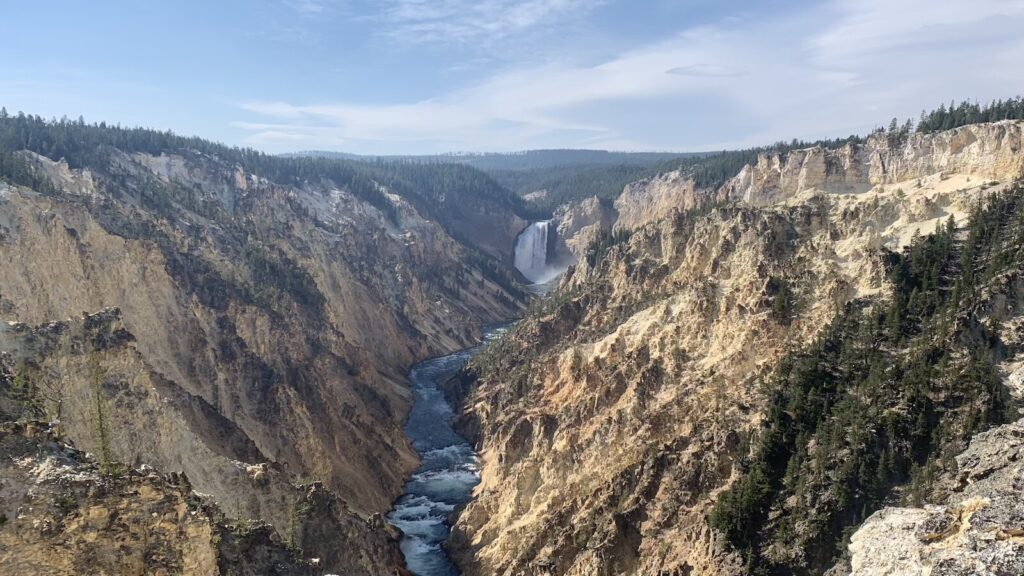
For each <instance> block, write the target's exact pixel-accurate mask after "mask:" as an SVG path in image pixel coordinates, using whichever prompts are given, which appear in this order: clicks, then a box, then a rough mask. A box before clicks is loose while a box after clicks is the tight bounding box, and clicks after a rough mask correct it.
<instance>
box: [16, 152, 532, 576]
mask: <svg viewBox="0 0 1024 576" xmlns="http://www.w3.org/2000/svg"><path fill="white" fill-rule="evenodd" d="M23 154H24V156H25V158H27V159H28V161H29V162H30V163H31V165H32V166H33V169H34V170H35V171H36V173H37V174H41V175H43V176H45V178H46V179H47V180H48V181H49V182H52V184H53V187H54V189H55V190H56V191H55V192H47V193H46V194H40V193H38V192H36V191H33V190H30V189H27V188H23V187H17V186H9V185H3V184H0V269H3V270H4V274H2V275H0V319H3V320H5V321H10V322H15V321H16V322H20V323H23V324H16V325H10V326H7V327H5V328H4V330H3V331H2V333H0V349H3V350H7V351H8V352H9V354H10V362H11V368H12V370H14V371H16V372H18V373H21V374H24V377H25V378H27V379H28V380H29V381H30V382H31V383H32V386H33V387H34V388H35V389H36V390H41V391H46V392H47V395H45V397H43V398H41V399H40V400H39V401H38V403H37V404H38V405H37V406H35V407H34V410H35V411H36V412H37V415H39V416H44V415H45V416H50V417H53V416H55V415H56V413H57V411H58V405H59V406H60V412H61V415H60V420H61V428H62V430H63V431H64V432H65V433H66V434H67V436H68V438H69V439H70V440H72V441H74V442H75V443H76V444H77V445H79V446H81V447H83V448H84V449H87V450H89V451H91V452H94V453H100V452H102V451H105V452H107V453H109V457H110V458H111V459H112V460H117V461H122V462H126V463H129V464H136V465H137V464H142V463H146V464H149V465H152V466H156V467H158V468H159V469H162V470H167V471H184V472H185V473H186V474H187V475H188V477H189V478H190V479H191V480H192V482H193V485H194V487H195V489H196V490H198V491H199V492H203V493H206V494H209V495H210V496H212V498H213V499H215V500H216V501H217V502H218V503H219V504H220V506H221V507H223V508H224V509H225V511H226V512H227V513H228V514H230V515H232V516H238V517H241V518H253V519H266V520H268V521H269V522H271V523H272V524H273V525H274V527H275V528H276V529H277V531H278V532H279V533H280V534H285V533H288V532H289V531H291V532H293V533H295V534H296V538H298V539H299V540H300V543H301V541H302V534H303V533H308V534H309V535H310V536H309V537H308V538H306V539H305V543H306V544H307V548H309V547H314V548H315V549H317V550H319V552H320V556H321V557H324V558H325V559H330V560H335V561H336V563H335V564H336V565H343V564H337V563H338V562H341V561H342V559H343V558H344V557H345V556H346V555H349V556H357V555H358V554H356V553H354V552H352V551H353V550H359V544H358V542H357V541H356V540H353V543H352V544H351V546H350V545H346V544H345V542H344V541H345V538H346V537H347V536H348V535H351V534H358V535H360V536H359V537H360V538H361V537H363V535H365V533H367V532H369V531H370V530H371V528H370V527H368V526H367V524H366V523H365V522H363V521H362V520H360V519H359V518H358V517H357V516H356V515H355V513H358V514H360V515H370V514H375V513H381V512H384V511H386V510H387V509H388V508H389V507H390V504H391V501H392V500H393V498H394V497H395V496H396V495H397V494H398V492H399V491H400V488H401V484H402V480H403V477H404V474H405V473H406V472H408V471H409V470H410V469H411V468H412V467H413V465H414V463H415V458H414V455H413V453H412V451H411V449H410V447H409V446H408V445H407V443H406V440H405V437H404V435H403V433H402V430H401V426H402V423H403V420H404V417H405V413H406V411H407V409H408V404H409V394H408V391H407V389H406V388H405V385H404V377H405V369H406V367H407V366H408V365H410V364H411V363H412V362H413V361H415V360H417V359H420V358H424V357H427V356H431V355H435V354H438V353H441V352H446V351H450V350H453V349H456V348H459V347H464V346H466V345H469V344H471V343H472V342H473V341H474V337H475V336H476V330H477V327H478V326H479V325H481V324H485V323H488V322H494V321H498V320H501V319H505V318H508V317H510V316H512V315H514V314H516V312H517V310H518V309H519V306H520V304H519V303H518V300H517V295H516V293H515V292H514V287H510V288H505V287H502V286H499V285H498V284H496V283H495V282H496V280H500V278H498V277H497V276H496V275H495V274H494V273H493V272H494V270H493V269H491V270H488V269H485V268H481V267H479V266H477V263H480V262H481V260H480V257H470V256H469V255H468V254H469V252H470V251H472V250H483V249H484V248H482V247H478V246H467V245H465V244H462V243H460V242H458V241H456V240H454V239H453V238H452V236H451V235H450V234H449V233H448V231H446V230H445V229H444V228H442V227H441V226H440V225H439V224H438V223H437V222H435V221H433V220H430V219H427V218H424V217H422V216H421V214H420V213H419V212H418V211H417V209H416V208H415V207H414V206H413V205H412V204H411V203H410V202H407V201H406V200H405V199H404V198H403V197H400V196H398V195H397V194H392V193H388V194H387V198H388V200H389V202H390V203H391V206H390V209H389V212H390V213H387V214H386V213H384V212H382V211H381V209H379V208H377V207H375V206H373V205H371V204H370V203H368V202H366V201H365V200H363V199H361V198H360V197H357V196H356V195H354V194H352V193H350V192H349V191H347V190H345V189H339V188H336V187H334V186H332V185H331V184H330V183H329V182H325V183H318V184H307V185H306V186H305V187H296V186H285V185H280V184H277V183H274V182H271V181H269V180H267V179H266V178H263V177H260V176H258V175H255V174H251V173H246V172H244V171H243V170H242V169H241V168H239V167H237V166H230V165H226V164H224V163H223V162H221V161H219V160H218V159H216V158H214V157H211V156H206V155H203V154H199V153H181V154H178V155H159V156H153V155H146V154H125V153H121V152H117V151H114V152H113V153H112V154H111V155H110V161H109V164H108V165H104V166H102V167H100V168H94V169H92V170H72V169H69V168H68V166H67V165H66V164H63V163H57V162H54V161H52V160H50V159H48V158H45V157H42V156H37V155H34V154H31V153H28V152H24V153H23ZM478 208H479V209H483V208H481V207H480V206H478ZM494 210H495V211H496V212H500V214H499V215H497V216H494V217H495V218H502V219H505V220H512V219H514V217H513V215H511V214H506V213H504V212H502V211H503V210H504V208H502V207H501V206H498V205H496V206H495V207H494ZM509 290H513V292H509ZM110 307H116V308H117V309H116V310H109V309H108V308H110ZM99 310H103V312H100V313H96V314H89V312H95V311H99ZM83 312H86V313H87V314H86V315H85V316H83V315H82V314H83ZM70 318H75V320H71V321H67V320H66V319H70ZM54 321H57V322H54ZM97 405H99V406H102V409H103V410H104V411H105V412H104V416H103V420H104V421H105V428H106V432H105V437H104V438H100V436H99V435H98V434H97V433H96V422H97V416H96V412H97V410H96V406H97ZM300 477H301V478H305V479H307V480H306V481H304V483H303V486H308V485H309V481H310V480H317V481H322V482H323V483H324V485H323V486H322V487H321V492H323V489H325V488H326V489H328V490H330V491H331V492H334V493H337V494H338V496H339V497H340V499H341V500H338V501H337V502H335V501H334V500H333V499H335V497H334V496H330V497H329V498H327V501H330V502H334V503H333V504H330V506H329V507H330V508H331V509H332V511H331V512H330V513H329V514H328V515H329V516H331V517H332V518H333V520H332V521H333V522H335V524H336V528H337V530H322V531H321V532H322V534H320V533H316V532H315V530H314V526H313V525H312V524H309V523H305V522H304V521H303V519H302V514H296V508H298V509H301V510H306V509H307V508H308V507H307V506H304V505H303V504H302V501H303V499H304V498H306V490H305V488H297V487H296V486H293V485H292V482H293V481H294V479H295V478H300ZM324 493H326V492H324ZM343 502H347V503H348V505H349V506H351V509H352V511H353V512H349V511H348V510H347V509H345V505H344V503H343ZM321 524H322V523H321ZM378 524H380V526H378V528H377V530H378V531H379V532H380V534H383V535H384V536H383V537H384V539H385V540H387V536H386V534H384V532H383V523H378ZM304 531H305V532H304ZM316 534H319V535H316ZM324 534H327V535H330V538H328V539H324V538H322V536H323V535H324ZM321 540H322V545H318V544H317V542H320V541H321ZM387 546H388V547H390V546H392V545H391V544H387ZM332 549H333V552H332V551H331V550H332ZM344 550H349V552H344V553H342V552H341V551H344ZM389 550H391V552H393V551H394V549H393V548H389ZM350 552H352V553H350ZM378 552H379V551H376V552H375V551H372V550H371V551H370V552H368V553H369V554H371V555H372V554H378ZM388 554H390V552H388ZM388 554H383V557H384V558H385V560H386V559H387V558H388V557H389V556H388ZM382 566H385V567H386V566H390V564H388V563H387V562H383V563H382ZM326 567H327V568H331V565H329V564H328V565H326ZM381 569H382V570H384V569H386V568H381Z"/></svg>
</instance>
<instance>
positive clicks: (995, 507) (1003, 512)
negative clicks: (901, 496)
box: [832, 419, 1024, 576]
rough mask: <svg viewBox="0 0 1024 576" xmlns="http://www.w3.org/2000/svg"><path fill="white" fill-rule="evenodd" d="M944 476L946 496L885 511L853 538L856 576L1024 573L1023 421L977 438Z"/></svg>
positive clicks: (849, 569)
mask: <svg viewBox="0 0 1024 576" xmlns="http://www.w3.org/2000/svg"><path fill="white" fill-rule="evenodd" d="M956 463H957V472H956V473H955V474H950V475H948V476H946V477H944V478H941V479H940V486H942V489H943V491H944V492H945V493H947V494H948V495H947V497H946V498H945V501H944V502H942V503H939V504H932V505H926V506H925V507H923V508H884V509H882V510H879V511H878V512H876V513H875V514H874V515H873V516H871V517H870V518H869V519H868V520H867V521H866V522H865V523H864V524H863V525H862V526H861V527H860V529H858V530H857V532H856V533H854V535H853V537H852V539H851V541H850V547H849V551H850V557H851V559H850V563H849V565H847V566H839V567H837V568H836V569H834V570H833V571H832V572H833V573H834V574H836V575H838V574H850V576H868V575H871V576H879V575H885V574H893V575H895V574H900V575H904V576H914V575H922V576H923V575H930V576H967V575H969V574H980V575H987V576H1011V575H1018V574H1024V419H1022V420H1018V421H1017V422H1015V423H1012V424H1006V425H1004V426H1000V427H998V428H994V429H992V430H989V431H987V432H984V433H982V434H979V435H978V436H976V437H975V438H974V439H973V440H972V442H971V445H970V447H969V448H968V449H967V450H966V451H965V452H964V453H963V454H961V455H960V456H957V458H956Z"/></svg>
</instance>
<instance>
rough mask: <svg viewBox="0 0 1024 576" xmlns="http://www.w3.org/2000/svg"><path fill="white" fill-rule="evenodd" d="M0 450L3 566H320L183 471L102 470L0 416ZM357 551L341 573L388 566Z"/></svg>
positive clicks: (206, 569)
mask: <svg viewBox="0 0 1024 576" xmlns="http://www.w3.org/2000/svg"><path fill="white" fill-rule="evenodd" d="M0 454H2V458H0V478H2V481H0V569H2V570H3V572H4V573H5V574H68V575H71V574H83V573H87V574H102V575H111V576H113V575H130V574H135V575H139V576H141V575H144V574H146V575H148V574H162V575H174V574H181V575H184V574H196V575H199V574H204V575H213V574H236V575H239V576H243V575H252V576H257V575H264V574H278V575H282V576H284V575H310V576H311V575H314V574H322V573H323V570H322V568H321V564H322V563H323V561H322V560H321V559H319V558H308V557H307V558H302V557H300V556H298V555H297V554H296V551H295V549H294V548H289V547H288V546H287V545H286V544H285V543H284V542H283V541H282V540H281V539H280V538H279V537H278V536H277V534H276V533H275V531H274V530H273V529H272V528H271V527H270V526H269V525H267V524H264V523H259V522H241V523H238V522H231V521H229V520H228V519H227V518H225V516H224V515H223V514H222V513H221V512H220V511H219V509H218V508H217V506H216V505H215V504H212V503H211V502H209V501H208V499H206V498H204V497H202V496H200V495H198V494H196V493H195V492H193V491H192V489H191V486H190V484H189V480H188V478H187V477H186V476H184V475H180V474H171V475H167V476H161V475H159V474H157V473H156V472H154V471H153V470H152V469H150V468H145V469H141V470H138V469H124V470H121V471H120V473H119V474H117V475H116V476H115V475H110V474H108V473H105V472H104V471H103V469H102V468H103V467H102V466H101V465H100V464H99V463H98V462H96V461H94V460H92V459H91V458H90V457H89V456H88V455H86V454H84V453H82V452H80V451H78V450H76V449H74V448H73V447H71V446H69V445H67V444H65V443H64V442H62V441H61V440H60V439H59V438H58V437H57V436H55V435H54V434H53V431H52V430H49V429H47V428H46V425H45V424H42V423H32V422H30V423H27V424H13V423H5V424H2V425H0ZM354 544H355V543H354ZM360 544H364V545H368V543H360ZM377 545H378V546H380V547H381V548H383V549H386V548H387V542H386V540H384V539H383V538H381V540H380V542H379V543H378V544H377ZM359 560H360V559H354V560H348V561H346V562H345V566H346V568H347V570H346V571H345V573H346V574H392V573H393V572H391V571H387V570H384V569H382V568H381V567H376V568H375V567H373V566H372V565H370V566H367V565H365V564H364V565H360V562H359ZM363 560H365V559H363ZM391 560H392V562H393V565H396V566H397V565H398V564H399V563H400V560H399V559H398V558H392V559H391Z"/></svg>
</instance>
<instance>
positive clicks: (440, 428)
mask: <svg viewBox="0 0 1024 576" xmlns="http://www.w3.org/2000/svg"><path fill="white" fill-rule="evenodd" d="M505 330H507V327H504V326H503V327H499V328H494V329H492V330H488V331H487V332H486V333H485V342H488V341H491V340H493V339H494V338H497V337H498V336H500V335H501V334H502V333H504V332H505ZM479 349H480V347H479V346H475V347H473V348H467V349H465V350H460V351H459V352H456V353H454V354H449V355H448V356H441V357H439V358H433V359H431V360H426V361H424V362H421V363H419V364H417V365H415V366H413V367H412V370H410V372H409V380H410V382H411V384H412V393H413V405H412V410H411V411H410V412H409V420H408V421H407V422H406V424H405V434H406V436H408V437H409V440H410V441H411V442H412V446H413V448H414V449H415V450H416V453H417V454H419V456H420V460H421V463H420V467H419V469H418V470H416V473H414V474H413V475H412V477H411V478H410V479H409V481H408V482H406V484H405V492H404V493H403V494H402V497H401V498H399V499H398V500H397V501H396V502H395V507H394V509H393V510H392V511H391V513H390V514H388V522H390V523H391V524H392V525H393V526H395V527H397V528H399V529H400V530H401V531H402V533H403V534H404V536H403V538H402V542H401V547H402V554H404V555H405V562H406V565H407V566H408V568H409V570H410V571H412V573H413V574H416V575H417V576H454V575H457V574H458V573H459V571H458V569H457V568H456V567H455V565H454V564H452V561H451V559H449V558H448V554H447V553H446V552H445V550H444V548H443V546H442V545H443V544H444V542H445V541H446V540H447V539H448V535H449V533H450V531H451V527H450V526H449V525H448V516H449V514H451V512H452V511H453V510H454V509H455V508H456V507H457V506H459V505H461V504H465V503H466V502H468V501H469V499H470V496H471V495H472V493H473V488H474V487H475V486H476V485H477V484H478V483H479V482H480V472H479V470H480V468H479V462H478V460H477V455H476V453H475V452H474V451H473V447H472V446H471V445H470V444H469V442H467V441H466V439H465V438H463V437H462V436H459V435H458V434H457V433H456V432H455V430H454V429H453V428H452V419H453V418H454V417H455V414H454V412H453V410H452V407H451V406H450V405H449V404H448V401H447V400H446V399H445V397H444V392H442V391H441V389H440V386H439V384H440V383H441V382H444V381H445V380H446V379H448V378H449V377H451V376H452V375H453V374H455V372H456V371H458V369H459V368H461V367H462V366H463V365H464V364H465V363H466V362H467V361H468V360H469V359H470V358H471V357H472V356H473V355H474V354H476V352H478V351H479Z"/></svg>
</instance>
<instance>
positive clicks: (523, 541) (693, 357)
mask: <svg viewBox="0 0 1024 576" xmlns="http://www.w3.org/2000/svg"><path fill="white" fill-rule="evenodd" d="M1021 130H1022V125H1021V124H1020V123H1013V122H1003V123H997V124H990V125H978V126H968V127H964V128H960V129H957V130H953V131H950V132H946V133H939V134H933V135H910V137H909V138H907V139H905V140H902V141H896V140H892V139H886V138H885V137H884V135H882V136H874V137H872V138H871V139H869V140H868V142H867V143H866V144H864V145H861V146H850V147H847V148H845V149H839V150H824V149H810V150H804V151H796V152H791V153H789V155H788V156H787V157H786V158H782V157H776V158H771V157H765V158H762V159H760V160H759V162H758V163H757V164H756V165H753V166H748V167H746V168H744V169H743V171H742V172H741V173H740V174H739V175H738V176H737V177H736V178H734V179H733V180H730V181H729V182H727V183H726V184H725V185H724V186H723V187H721V188H715V189H713V190H704V191H701V190H697V189H695V188H694V186H693V184H692V182H690V183H688V182H687V181H686V179H685V178H682V177H681V176H680V175H674V176H673V175H668V176H665V177H660V178H657V179H654V180H652V181H649V182H641V183H638V184H636V185H634V186H632V187H630V188H627V190H626V192H625V193H624V194H623V196H622V197H621V198H620V199H619V201H618V202H617V203H616V210H617V211H618V214H619V220H618V223H617V226H618V227H620V228H622V229H624V230H627V232H624V233H621V234H619V235H617V236H615V237H614V238H612V239H610V240H609V241H607V242H604V243H603V244H601V245H600V246H598V247H597V249H595V253H594V254H592V255H591V257H590V258H588V259H584V260H583V261H581V263H580V265H579V266H578V267H577V268H576V269H575V270H574V271H573V272H572V273H571V274H570V275H569V276H568V277H567V278H565V279H564V280H563V282H562V285H561V286H560V288H559V290H558V291H556V292H555V293H554V294H553V295H551V296H550V297H549V299H548V300H547V301H546V302H545V303H544V306H543V307H542V308H540V309H539V310H538V311H537V312H536V313H534V314H533V315H531V316H530V317H528V318H527V319H526V320H524V321H523V322H521V323H520V324H519V325H518V326H517V327H516V329H515V330H514V331H512V332H511V333H510V335H509V336H508V337H507V338H506V339H505V340H504V341H503V342H502V343H501V344H499V345H498V346H496V347H495V348H494V349H491V350H489V351H485V352H484V353H483V354H481V356H480V357H479V359H478V360H476V361H474V362H473V363H472V367H471V368H472V370H471V371H470V372H469V373H467V374H463V375H462V377H461V378H462V382H461V384H462V388H463V389H468V390H470V392H469V394H468V397H467V398H466V399H465V411H464V415H463V422H462V424H463V429H464V430H465V431H467V433H470V434H472V435H474V436H475V437H476V439H477V442H478V445H479V447H480V449H481V451H482V455H483V473H482V476H483V481H482V483H481V484H480V486H479V487H478V489H477V497H476V499H475V500H474V501H473V502H472V503H471V504H470V505H469V506H468V507H467V509H466V510H465V511H464V512H463V513H462V514H461V515H460V517H459V520H458V524H457V526H456V546H455V548H456V554H457V557H458V558H459V560H460V563H461V565H462V566H463V567H464V568H465V569H466V571H467V573H469V574H481V575H482V574H488V575H489V574H501V575H513V574H574V575H594V574H608V575H611V574H644V575H647V574H650V575H654V574H665V575H677V574H678V575H682V574H687V575H689V574H744V573H747V572H749V566H748V559H747V558H745V557H744V556H743V554H740V553H738V552H737V550H736V549H735V548H734V547H733V545H732V543H729V542H727V541H726V538H725V537H724V535H723V533H722V532H720V531H718V530H716V529H713V528H711V526H710V525H709V523H708V516H709V513H710V511H711V509H712V507H713V505H714V503H715V501H716V500H717V498H718V497H719V496H720V495H721V494H722V493H723V490H726V489H727V488H728V487H730V486H731V485H733V483H735V482H736V481H737V479H738V478H740V477H743V476H744V475H745V474H746V473H747V470H746V466H747V463H748V460H749V458H750V457H751V454H752V450H753V448H752V447H753V446H755V445H756V444H757V443H758V441H757V439H758V438H759V436H760V435H761V434H762V431H761V429H760V424H761V422H762V421H764V420H765V418H766V414H765V410H766V407H767V406H768V397H767V394H766V390H765V388H764V383H765V382H766V381H767V379H768V376H769V375H770V374H771V373H772V372H773V371H774V370H775V369H776V367H777V365H778V363H779V360H780V359H781V358H783V357H784V356H785V355H786V354H788V353H790V352H792V351H794V350H799V349H802V348H805V347H806V346H808V345H809V344H810V343H811V342H813V341H814V339H815V337H816V336H817V335H818V334H819V333H821V331H822V329H823V328H825V327H826V326H828V325H829V324H830V322H832V320H833V318H836V317H837V314H838V313H840V312H841V311H842V310H844V308H845V307H846V306H847V303H849V302H851V301H854V300H855V299H861V298H868V299H869V300H867V301H868V302H870V301H875V300H871V299H876V300H877V299H881V300H878V301H883V300H884V299H885V298H887V296H888V294H889V292H890V291H891V289H892V287H891V285H890V284H889V280H888V278H889V276H888V270H887V265H886V259H885V258H884V254H885V250H891V251H897V252H898V251H899V250H901V249H902V248H903V247H904V246H906V245H908V244H910V243H911V242H912V241H913V240H914V238H915V237H916V236H918V235H924V234H929V233H931V232H933V231H935V230H936V229H938V228H939V227H940V224H948V222H949V219H950V217H951V216H952V217H954V220H955V221H956V222H960V223H961V224H962V223H963V222H964V221H965V217H966V214H967V213H968V212H969V211H970V207H971V206H972V205H973V204H974V203H976V202H977V201H978V200H979V199H980V198H982V197H983V196H985V195H986V194H992V193H996V192H999V191H1001V190H1003V189H1005V188H1006V186H1007V183H1009V182H1010V181H1012V180H1013V179H1015V178H1016V177H1017V176H1018V175H1019V172H1020V168H1021V166H1022V161H1024V160H1022V156H1021V134H1022V132H1021ZM628 231H631V233H630V232H628ZM1011 285H1012V283H1011ZM1011 294H1015V293H1014V292H1011ZM1001 301H1002V302H1007V301H1008V300H1006V299H1005V298H1004V299H1003V300H1001ZM1009 301H1014V300H1013V299H1010V300H1009ZM1015 306H1016V305H1015ZM1018 313H1019V312H1018V311H1017V310H1016V308H1013V310H1012V313H1009V312H1008V314H1009V315H1010V316H1013V315H1015V314H1018ZM1002 317H1003V316H1000V318H1002ZM476 378H479V380H475V379H476ZM783 467H785V463H784V462H783ZM786 506H787V505H782V506H781V507H779V508H777V510H779V514H783V515H785V514H789V512H787V510H788V509H789V508H787V507H786ZM824 509H827V506H826V505H823V508H822V510H824ZM773 510H776V508H773ZM768 529H769V530H770V531H771V533H772V534H775V533H776V531H777V528H775V527H769V528H768ZM797 534H798V535H799V534H800V533H799V529H798V530H797ZM813 537H814V535H813V534H805V535H799V536H798V538H809V539H813ZM799 542H800V544H799V545H801V546H802V545H803V542H804V541H803V540H800V541H799ZM807 546H808V550H810V551H811V552H810V553H813V552H815V551H816V549H814V547H813V546H812V545H810V544H808V545H807ZM796 550H801V549H800V548H796ZM754 554H755V555H757V557H759V558H760V557H761V556H762V555H764V557H767V558H771V559H772V561H777V562H779V563H781V564H782V565H793V566H797V567H798V568H797V569H796V570H797V571H798V572H799V571H801V570H807V571H811V572H813V571H815V570H817V568H816V567H817V566H819V565H820V563H821V562H822V560H820V559H816V558H812V557H801V556H799V554H796V555H794V556H792V557H782V556H780V553H778V552H774V551H772V550H768V549H766V550H760V549H757V550H755V551H754ZM829 565H831V564H829Z"/></svg>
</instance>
